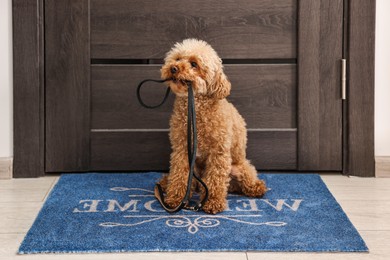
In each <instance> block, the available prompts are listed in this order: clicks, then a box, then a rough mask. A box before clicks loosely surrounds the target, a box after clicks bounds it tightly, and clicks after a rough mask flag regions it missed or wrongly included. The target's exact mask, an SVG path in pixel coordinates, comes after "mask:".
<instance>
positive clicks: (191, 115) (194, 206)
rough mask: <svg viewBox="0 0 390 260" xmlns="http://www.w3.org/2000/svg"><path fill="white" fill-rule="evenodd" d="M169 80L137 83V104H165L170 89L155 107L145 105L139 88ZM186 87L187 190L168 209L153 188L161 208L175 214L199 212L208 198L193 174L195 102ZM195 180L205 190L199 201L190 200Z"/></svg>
mask: <svg viewBox="0 0 390 260" xmlns="http://www.w3.org/2000/svg"><path fill="white" fill-rule="evenodd" d="M168 80H171V79H165V80H153V79H146V80H143V81H142V82H140V83H139V85H138V87H137V98H138V101H139V103H140V104H141V105H142V106H143V107H145V108H150V109H153V108H158V107H160V106H161V105H163V104H164V103H165V101H166V100H167V98H168V96H169V93H170V88H169V87H168V89H167V91H166V92H165V96H164V99H163V101H162V102H161V103H160V104H158V105H155V106H149V105H146V104H145V103H144V102H143V101H142V98H141V87H142V85H143V84H144V83H146V82H149V81H152V82H157V83H163V82H165V81H168ZM185 83H186V85H187V87H188V112H187V153H188V164H189V166H190V170H189V173H188V181H187V190H186V194H185V196H184V198H183V199H182V201H181V203H180V204H179V205H178V206H177V207H175V208H171V207H169V206H168V205H167V204H166V203H165V201H164V192H163V190H162V188H161V186H160V184H156V186H155V187H154V195H155V196H156V198H157V200H158V201H159V202H160V204H161V206H162V207H163V208H164V209H165V210H166V211H167V212H169V213H175V212H178V211H180V210H181V209H183V208H184V209H188V210H193V211H198V210H200V209H201V208H202V207H203V205H204V203H206V201H207V199H208V196H209V191H208V188H207V186H206V184H205V183H204V182H203V181H202V179H201V178H200V177H199V176H197V175H196V174H195V172H194V168H195V159H196V150H197V146H198V140H197V132H196V113H195V102H194V92H193V89H192V83H191V82H190V81H186V82H185ZM193 177H194V178H195V179H196V180H197V181H198V182H199V183H200V184H201V185H202V186H203V188H204V189H205V196H204V198H203V199H202V200H201V201H193V200H190V193H191V183H192V178H193Z"/></svg>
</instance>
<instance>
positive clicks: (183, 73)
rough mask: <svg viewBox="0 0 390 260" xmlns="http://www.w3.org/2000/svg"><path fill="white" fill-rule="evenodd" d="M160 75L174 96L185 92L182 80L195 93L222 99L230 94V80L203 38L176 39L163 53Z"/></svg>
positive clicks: (185, 88) (220, 61)
mask: <svg viewBox="0 0 390 260" xmlns="http://www.w3.org/2000/svg"><path fill="white" fill-rule="evenodd" d="M161 78H163V79H171V80H169V81H168V84H169V86H170V88H171V89H172V91H173V92H174V93H175V94H176V95H178V96H187V93H188V92H187V86H186V81H191V82H192V86H193V89H194V92H195V95H198V96H199V95H202V96H205V97H209V98H214V99H223V98H225V97H227V96H228V95H229V94H230V88H231V85H230V82H229V81H228V79H227V77H226V75H225V74H224V72H223V66H222V60H221V59H220V58H219V57H218V54H217V53H216V52H215V50H214V49H213V48H212V47H211V46H210V45H209V44H208V43H206V42H205V41H201V40H197V39H186V40H184V41H183V42H180V43H176V44H175V45H174V46H173V48H172V49H171V50H170V51H169V52H168V53H167V55H166V57H165V64H164V65H163V66H162V68H161Z"/></svg>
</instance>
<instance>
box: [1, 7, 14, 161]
mask: <svg viewBox="0 0 390 260" xmlns="http://www.w3.org/2000/svg"><path fill="white" fill-rule="evenodd" d="M11 14H12V11H11V0H0V157H9V156H12V154H13V151H12V149H13V148H12V147H13V146H12V142H13V137H12V20H11Z"/></svg>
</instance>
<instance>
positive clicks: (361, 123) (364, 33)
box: [343, 0, 376, 177]
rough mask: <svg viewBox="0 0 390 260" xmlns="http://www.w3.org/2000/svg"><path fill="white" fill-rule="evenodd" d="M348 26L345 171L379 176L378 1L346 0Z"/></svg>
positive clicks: (355, 174)
mask: <svg viewBox="0 0 390 260" xmlns="http://www.w3.org/2000/svg"><path fill="white" fill-rule="evenodd" d="M345 4H346V6H347V8H346V9H347V12H348V15H347V17H346V19H347V24H348V27H347V28H346V29H347V32H346V33H345V34H344V35H345V36H346V37H345V38H346V39H344V42H345V44H344V45H345V49H344V51H345V58H346V59H347V71H348V77H347V82H348V83H347V84H348V86H347V100H346V103H345V106H344V108H345V109H346V111H345V113H344V115H346V117H347V118H344V120H345V123H344V126H345V128H344V129H343V133H344V135H345V142H344V143H345V149H344V154H345V156H344V158H345V160H344V166H343V172H344V174H349V175H354V176H361V177H373V176H375V151H374V102H375V97H374V96H375V7H376V1H374V0H372V1H367V0H348V2H346V1H345Z"/></svg>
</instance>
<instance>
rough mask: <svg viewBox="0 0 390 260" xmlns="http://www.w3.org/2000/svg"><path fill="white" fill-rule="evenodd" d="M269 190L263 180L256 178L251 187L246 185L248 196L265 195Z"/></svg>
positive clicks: (257, 196)
mask: <svg viewBox="0 0 390 260" xmlns="http://www.w3.org/2000/svg"><path fill="white" fill-rule="evenodd" d="M266 192H267V187H266V185H265V183H264V181H262V180H256V181H255V183H254V184H253V185H251V186H249V187H246V189H245V191H244V193H245V195H246V196H248V197H256V198H259V197H263V196H264V194H265V193H266Z"/></svg>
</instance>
